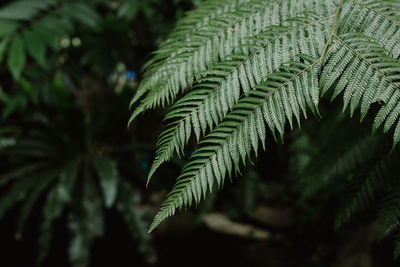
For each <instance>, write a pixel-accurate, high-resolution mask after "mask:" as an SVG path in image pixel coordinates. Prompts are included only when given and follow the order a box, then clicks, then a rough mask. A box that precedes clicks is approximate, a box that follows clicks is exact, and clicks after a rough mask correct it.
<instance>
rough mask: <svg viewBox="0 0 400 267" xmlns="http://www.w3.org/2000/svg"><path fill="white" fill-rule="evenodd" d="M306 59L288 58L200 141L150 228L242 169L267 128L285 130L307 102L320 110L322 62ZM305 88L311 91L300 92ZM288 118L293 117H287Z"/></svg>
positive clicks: (304, 107)
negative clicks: (287, 124) (318, 79)
mask: <svg viewBox="0 0 400 267" xmlns="http://www.w3.org/2000/svg"><path fill="white" fill-rule="evenodd" d="M302 59H303V60H305V61H306V63H302V62H300V61H290V62H288V63H287V64H283V65H282V66H281V67H280V69H279V70H278V71H276V72H274V73H273V74H270V75H268V78H267V80H266V82H264V83H260V84H258V85H256V86H255V89H254V90H252V91H249V92H248V93H247V94H246V96H245V97H243V98H242V99H241V100H240V101H239V102H238V103H237V104H236V105H235V106H234V107H233V110H232V111H231V112H230V113H228V115H227V116H226V117H225V119H224V120H223V121H222V122H221V123H220V124H219V125H218V126H217V127H216V128H215V129H214V130H213V131H212V132H211V133H210V134H209V135H207V136H206V137H205V138H204V139H203V140H202V141H201V142H200V146H201V148H200V149H198V150H197V151H196V152H195V153H193V155H192V156H191V158H190V159H191V160H190V161H189V163H188V164H187V165H186V166H185V167H184V168H183V170H182V174H181V175H180V176H179V177H178V179H177V182H176V184H175V186H174V189H173V190H172V191H171V193H169V194H168V196H167V199H166V200H165V201H164V203H163V205H162V207H161V210H160V212H159V213H158V214H157V215H156V217H155V219H154V222H153V223H152V225H151V226H150V229H149V232H151V231H152V230H154V228H156V227H157V225H158V224H160V223H161V222H162V221H163V220H164V219H165V218H167V217H169V216H172V215H173V214H174V213H175V209H176V208H177V207H179V208H181V207H188V206H191V205H192V202H195V203H196V204H197V203H199V202H200V200H201V198H202V196H203V197H205V196H206V193H207V190H210V191H212V189H213V186H214V183H215V182H216V185H217V186H218V187H221V186H222V185H223V183H224V179H225V176H226V174H229V175H231V172H232V171H233V170H235V172H236V173H237V172H239V169H240V163H241V162H242V163H243V164H245V162H246V158H247V157H250V154H251V151H254V152H255V153H256V154H257V151H258V147H259V142H261V143H262V144H263V146H264V145H265V144H264V142H265V137H266V128H267V127H269V128H270V130H271V131H272V132H275V131H278V132H279V133H280V134H283V131H284V126H285V121H286V119H288V120H291V119H292V118H291V117H293V116H295V115H296V116H300V112H303V113H305V112H306V110H305V109H306V103H307V105H308V106H309V107H310V108H312V109H317V108H318V107H317V105H318V101H309V100H311V99H313V98H314V96H315V95H318V92H319V91H318V87H317V84H318V82H317V81H316V78H317V71H318V67H317V66H316V65H317V63H318V60H315V59H313V60H311V59H312V58H310V57H308V56H302ZM302 88H307V89H308V90H301V89H302ZM289 117H290V119H289Z"/></svg>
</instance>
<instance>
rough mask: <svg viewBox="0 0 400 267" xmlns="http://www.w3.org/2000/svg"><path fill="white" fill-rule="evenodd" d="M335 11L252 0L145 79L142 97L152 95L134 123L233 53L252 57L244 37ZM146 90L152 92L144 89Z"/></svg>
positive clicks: (327, 6) (328, 6)
mask: <svg viewBox="0 0 400 267" xmlns="http://www.w3.org/2000/svg"><path fill="white" fill-rule="evenodd" d="M335 9H336V8H335V5H333V4H332V2H331V1H323V2H320V1H317V2H314V1H296V0H288V1H272V0H271V1H263V0H262V1H260V0H252V1H250V2H248V3H247V2H246V3H243V4H242V5H241V6H240V7H238V9H237V10H236V11H235V12H231V13H227V14H225V15H223V16H220V17H218V19H217V20H216V21H215V22H214V23H212V24H210V25H207V26H206V27H204V28H201V29H199V31H198V32H196V34H195V36H193V37H192V38H191V39H190V40H188V41H186V42H183V43H181V44H180V49H183V51H184V52H183V53H181V54H177V55H176V56H174V57H172V58H171V59H170V60H167V61H165V62H163V64H161V66H160V67H157V68H156V69H155V70H156V71H155V72H154V73H152V74H150V75H149V76H146V77H145V79H144V80H143V81H142V84H141V87H142V88H141V89H139V92H138V94H140V95H143V91H148V90H149V92H148V94H147V95H146V96H145V97H144V99H143V100H142V101H141V103H140V104H139V106H138V107H137V108H136V109H135V111H134V113H133V115H132V117H131V121H133V119H134V118H135V117H136V116H137V115H139V114H140V113H141V112H142V111H144V110H146V109H149V108H153V107H156V106H160V105H164V104H165V103H169V102H170V101H171V100H173V99H175V97H176V95H177V94H178V93H179V91H181V90H185V89H187V88H189V87H190V86H191V85H192V83H193V81H194V74H196V73H198V72H200V71H203V70H206V69H207V68H209V67H210V66H212V65H213V64H215V63H216V62H217V61H218V60H224V59H225V58H226V57H227V56H228V55H230V54H232V53H245V54H247V53H249V51H248V49H243V48H242V47H241V46H240V45H241V44H243V38H244V37H250V36H255V35H257V34H258V33H260V32H262V31H263V30H264V29H266V28H267V27H269V26H271V25H280V24H281V23H282V22H283V21H285V20H287V19H288V18H292V17H295V16H296V15H298V14H301V13H304V12H306V11H311V12H314V13H316V14H318V15H319V16H330V15H332V14H334V11H335ZM146 87H147V88H150V89H148V90H147V89H143V88H146ZM136 99H137V97H135V98H134V100H135V101H136Z"/></svg>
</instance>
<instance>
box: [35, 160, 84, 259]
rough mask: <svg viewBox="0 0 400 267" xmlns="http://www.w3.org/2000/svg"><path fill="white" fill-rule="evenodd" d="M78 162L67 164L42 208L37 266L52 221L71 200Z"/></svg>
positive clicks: (43, 255)
mask: <svg viewBox="0 0 400 267" xmlns="http://www.w3.org/2000/svg"><path fill="white" fill-rule="evenodd" d="M78 168H79V164H78V162H71V163H69V164H68V165H67V166H66V167H65V168H64V169H63V170H62V171H61V174H60V180H59V182H58V184H57V185H56V186H55V187H53V189H52V190H51V191H50V192H49V194H48V195H47V200H46V203H45V205H44V208H43V217H44V218H43V219H44V222H43V223H42V226H41V228H40V234H39V240H38V245H39V248H40V249H39V254H38V257H37V259H36V262H37V264H40V263H42V261H43V260H44V259H45V258H46V256H47V254H48V252H49V248H50V243H51V236H52V231H53V220H55V219H57V218H59V217H60V216H61V214H62V211H63V209H64V207H65V205H66V204H67V203H68V202H70V201H71V199H72V190H73V188H74V185H75V183H76V180H77V177H78V171H79V169H78Z"/></svg>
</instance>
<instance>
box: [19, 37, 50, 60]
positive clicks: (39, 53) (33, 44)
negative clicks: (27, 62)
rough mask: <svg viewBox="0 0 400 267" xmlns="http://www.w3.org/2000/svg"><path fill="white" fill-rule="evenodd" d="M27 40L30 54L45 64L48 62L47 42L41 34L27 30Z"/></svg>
mask: <svg viewBox="0 0 400 267" xmlns="http://www.w3.org/2000/svg"><path fill="white" fill-rule="evenodd" d="M24 38H25V42H26V43H27V44H28V45H27V48H28V52H29V55H30V56H31V57H32V58H34V59H35V60H36V62H37V63H38V64H39V65H41V66H44V65H45V64H46V62H45V61H46V60H45V57H46V44H45V43H44V40H43V39H41V38H40V35H39V34H38V33H36V32H33V31H26V32H25V33H24Z"/></svg>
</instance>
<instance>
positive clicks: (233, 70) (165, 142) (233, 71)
mask: <svg viewBox="0 0 400 267" xmlns="http://www.w3.org/2000/svg"><path fill="white" fill-rule="evenodd" d="M332 17H333V16H328V17H322V18H321V17H318V16H317V15H315V14H302V16H297V17H293V18H290V19H288V20H287V21H285V23H284V24H285V25H282V26H270V27H269V28H268V29H266V30H265V31H263V32H261V33H259V34H258V35H256V36H255V37H254V38H249V39H248V40H246V41H247V43H246V44H244V45H243V46H246V47H248V48H250V50H251V53H250V54H248V55H246V54H232V55H230V56H229V58H228V59H226V60H224V61H221V62H218V64H216V65H214V66H213V67H211V68H210V69H209V70H206V71H203V72H201V73H200V75H201V76H203V77H201V78H199V79H198V80H196V82H195V84H194V86H193V89H192V91H190V92H189V93H188V94H187V95H185V96H184V97H183V98H182V99H180V100H178V101H177V102H176V104H175V105H174V106H173V107H172V109H171V111H170V112H169V113H168V114H167V115H166V116H165V120H168V121H170V122H169V123H168V125H167V127H166V129H167V130H165V131H164V132H163V133H162V134H161V136H160V139H159V142H158V144H157V146H158V147H159V148H158V150H157V156H156V159H155V162H154V164H153V166H152V168H151V170H150V173H149V178H150V177H151V176H152V175H153V173H154V171H155V170H156V169H157V168H158V167H159V166H160V165H161V164H162V163H163V162H165V161H168V160H169V159H170V158H171V156H172V155H173V152H174V150H175V151H176V152H177V153H178V154H179V153H180V151H181V150H182V148H183V147H184V146H185V144H186V143H187V142H188V140H189V138H190V136H191V133H192V131H193V132H194V133H195V135H196V138H197V140H199V139H200V136H201V135H202V134H204V133H205V132H206V129H207V128H209V129H213V127H214V125H217V124H218V123H219V122H220V121H221V120H222V119H223V118H224V116H225V115H226V114H227V113H228V111H229V110H231V109H232V107H233V105H234V104H236V103H237V102H238V100H239V97H240V95H241V94H242V93H247V92H248V91H249V90H252V89H254V85H255V84H258V83H260V82H261V81H262V80H263V79H264V78H265V77H266V75H268V74H270V73H272V72H273V70H274V69H276V68H277V67H279V65H280V64H282V63H283V62H285V61H288V60H289V59H290V58H291V57H292V56H293V55H294V54H296V53H297V52H301V53H304V54H308V55H313V56H314V57H316V56H317V55H319V54H320V53H321V51H322V48H323V44H324V42H325V40H326V38H327V36H328V31H329V27H330V24H331V20H332ZM314 32H319V33H321V35H319V36H317V38H315V39H311V38H309V36H311V35H312V33H314ZM317 98H318V96H317V95H315V96H314V99H313V100H314V101H316V99H317ZM296 118H297V121H298V120H299V118H298V117H296ZM289 123H290V126H291V127H292V126H293V123H292V120H289Z"/></svg>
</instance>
